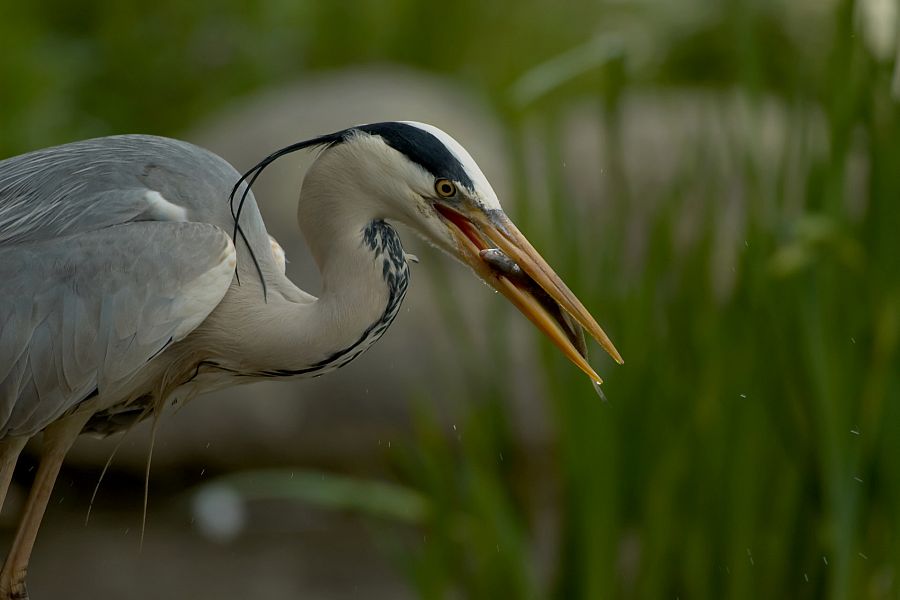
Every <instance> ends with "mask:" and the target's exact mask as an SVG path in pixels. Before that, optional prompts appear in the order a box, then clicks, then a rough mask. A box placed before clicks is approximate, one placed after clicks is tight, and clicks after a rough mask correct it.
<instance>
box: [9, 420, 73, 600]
mask: <svg viewBox="0 0 900 600" xmlns="http://www.w3.org/2000/svg"><path fill="white" fill-rule="evenodd" d="M89 417H90V413H88V412H84V413H75V414H73V415H69V416H68V417H65V418H63V419H60V420H58V421H56V422H55V423H52V424H51V425H48V426H47V428H46V429H44V440H43V451H42V455H41V464H40V466H39V467H38V472H37V475H36V476H35V478H34V484H33V485H32V486H31V492H30V493H29V494H28V501H27V503H26V504H25V511H24V512H23V514H22V519H21V521H19V527H18V529H17V530H16V537H15V539H13V543H12V548H10V550H9V554H8V555H7V556H6V562H5V563H4V564H3V570H2V571H0V598H3V599H12V598H15V599H18V600H22V599H26V598H28V592H27V591H26V589H25V572H26V571H27V570H28V559H29V558H30V557H31V549H32V548H33V547H34V540H35V538H36V537H37V532H38V528H40V526H41V520H42V519H43V517H44V511H45V510H46V508H47V502H48V501H49V500H50V494H51V492H52V491H53V484H54V483H55V482H56V476H57V475H58V474H59V468H60V466H61V465H62V462H63V459H64V458H65V457H66V453H67V452H68V451H69V448H71V446H72V443H73V442H74V441H75V438H77V437H78V434H79V433H81V430H82V428H84V425H85V423H87V421H88V418H89Z"/></svg>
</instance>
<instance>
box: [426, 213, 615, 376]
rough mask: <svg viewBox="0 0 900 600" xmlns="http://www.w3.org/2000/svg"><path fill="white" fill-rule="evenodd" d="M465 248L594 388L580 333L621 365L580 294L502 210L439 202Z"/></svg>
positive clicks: (466, 257) (469, 258)
mask: <svg viewBox="0 0 900 600" xmlns="http://www.w3.org/2000/svg"><path fill="white" fill-rule="evenodd" d="M434 208H435V209H436V210H437V211H438V213H439V214H440V215H441V216H442V217H443V218H444V220H445V221H447V224H448V225H449V228H450V230H451V231H452V232H453V235H454V236H455V237H456V238H457V240H458V242H459V247H460V248H461V249H462V256H460V258H461V259H462V260H463V261H465V263H466V264H468V265H469V266H470V267H471V268H472V269H473V270H474V271H475V272H476V273H477V274H478V275H479V276H480V277H481V278H482V279H484V280H485V281H486V282H487V283H488V284H490V285H491V286H492V287H494V288H495V289H496V290H497V291H499V292H500V293H501V294H503V295H504V296H506V297H507V298H508V299H509V301H510V302H512V303H513V304H514V305H515V306H516V308H518V309H519V310H520V311H521V312H522V314H524V315H525V316H526V317H528V319H529V320H530V321H531V322H532V323H534V324H535V326H537V328H538V329H540V330H541V331H542V332H544V334H546V335H547V337H549V338H550V340H551V341H552V342H553V343H554V344H555V345H556V346H557V347H558V348H559V349H560V350H562V352H563V354H565V355H566V357H567V358H568V359H569V360H570V361H572V362H573V363H575V365H576V366H577V367H578V368H579V369H581V370H582V371H583V372H584V373H585V374H586V375H587V376H588V377H590V378H591V381H593V382H594V383H595V384H599V383H601V382H602V379H600V376H599V375H597V373H596V372H595V371H594V369H593V368H591V365H590V364H588V362H587V351H586V346H585V344H584V339H583V336H582V333H581V328H584V329H585V330H587V332H588V333H589V334H590V335H591V337H593V338H594V339H595V340H597V342H598V343H599V344H600V345H601V346H602V347H603V349H604V350H606V352H607V353H609V355H610V356H612V357H613V359H615V361H616V362H617V363H619V364H622V363H623V362H624V361H623V360H622V356H621V355H620V354H619V352H618V350H616V348H615V346H613V343H612V342H611V341H610V339H609V337H608V336H607V335H606V333H605V332H604V331H603V329H602V328H601V327H600V325H598V324H597V321H596V320H594V317H592V316H591V314H590V313H589V312H588V311H587V309H586V308H585V307H584V305H583V304H582V303H581V302H580V301H579V300H578V298H576V297H575V294H573V293H572V291H571V290H570V289H569V288H568V287H567V286H566V284H565V283H563V282H562V280H561V279H560V278H559V276H558V275H557V274H556V273H555V272H554V271H553V269H552V268H550V265H548V264H547V261H545V260H544V259H543V258H542V257H541V255H540V254H538V251H537V250H535V249H534V247H533V246H532V245H531V243H530V242H529V241H528V240H527V239H526V238H525V236H524V235H522V233H521V232H520V231H519V230H518V229H517V228H516V226H515V225H513V223H512V221H510V220H509V217H507V216H506V215H505V214H504V213H503V212H502V211H499V210H498V211H492V212H487V213H486V212H483V211H480V210H472V211H467V213H469V214H466V215H464V214H463V213H462V212H460V211H459V210H455V209H453V208H449V207H447V206H444V205H443V204H439V203H435V204H434Z"/></svg>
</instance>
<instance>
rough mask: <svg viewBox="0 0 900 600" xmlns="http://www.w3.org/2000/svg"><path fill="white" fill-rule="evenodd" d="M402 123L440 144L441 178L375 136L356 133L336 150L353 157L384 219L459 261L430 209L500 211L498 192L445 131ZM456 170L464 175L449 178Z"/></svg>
mask: <svg viewBox="0 0 900 600" xmlns="http://www.w3.org/2000/svg"><path fill="white" fill-rule="evenodd" d="M403 124H404V125H408V126H410V127H414V128H417V129H419V130H421V131H423V132H426V133H427V134H430V136H433V138H436V142H437V143H439V144H441V145H442V146H443V149H444V150H445V153H444V154H443V155H441V156H440V157H439V158H440V160H441V161H442V163H443V164H445V165H447V166H448V168H447V170H446V172H445V173H444V174H443V175H442V174H441V173H438V174H435V173H433V172H432V171H430V170H428V169H427V168H425V167H424V166H422V165H421V164H419V163H417V162H416V161H415V160H414V159H415V158H416V157H415V155H414V152H415V151H416V149H413V150H411V151H410V154H413V157H412V158H411V157H409V156H407V155H406V154H404V153H403V152H400V151H398V150H396V149H395V148H393V147H392V146H391V145H390V144H389V142H387V141H385V139H384V138H383V137H381V136H380V135H370V134H367V133H364V132H358V133H356V134H355V135H354V136H353V137H351V138H350V139H348V140H347V142H345V143H344V144H342V145H341V146H340V147H339V148H337V149H340V150H343V151H347V152H350V153H352V154H353V155H354V156H353V158H354V159H355V160H354V162H355V163H356V164H357V165H359V167H358V168H359V170H360V171H361V172H360V173H358V174H359V175H361V177H360V180H361V181H366V182H367V185H368V186H369V190H370V191H371V192H375V193H376V194H377V195H378V196H379V198H378V200H379V203H380V204H382V205H383V206H385V207H386V208H388V214H387V215H386V216H387V218H390V219H394V220H397V221H399V222H401V223H403V224H404V225H407V226H409V227H410V228H412V229H413V230H415V231H416V232H417V233H419V234H420V235H422V237H424V238H425V239H426V240H427V241H428V242H430V243H432V244H434V245H435V246H437V247H439V248H441V249H443V250H445V251H447V252H449V253H450V254H452V255H454V256H457V257H458V256H459V252H460V251H461V250H462V249H461V248H459V242H458V240H457V238H456V236H454V235H453V233H452V232H451V231H450V230H449V228H448V226H447V223H446V221H445V220H444V219H443V218H442V217H441V216H440V215H439V213H438V212H437V210H436V208H435V205H438V204H440V205H444V206H447V207H449V208H452V209H454V210H457V211H460V212H465V213H469V212H471V211H476V212H480V213H482V214H490V213H494V212H497V211H500V212H502V208H501V206H500V202H499V200H498V199H497V194H496V193H495V192H494V189H493V188H492V187H491V184H490V182H489V181H488V180H487V178H486V177H485V176H484V173H482V171H481V169H480V168H479V167H478V164H477V163H476V162H475V160H474V159H473V158H472V156H471V155H470V154H469V153H468V152H467V151H466V149H465V148H463V147H462V145H460V143H459V142H457V141H456V140H455V139H453V138H452V137H450V136H449V135H448V134H447V133H445V132H444V131H441V130H440V129H438V128H437V127H434V126H432V125H427V124H424V123H416V122H404V123H403ZM432 141H434V140H432ZM424 152H426V150H425V149H423V153H424ZM441 166H442V164H441V163H439V164H438V165H437V166H435V167H434V169H435V170H441ZM460 170H461V171H462V173H463V175H464V176H458V177H454V175H453V173H454V172H457V173H458V172H459V171H460ZM461 179H462V181H461Z"/></svg>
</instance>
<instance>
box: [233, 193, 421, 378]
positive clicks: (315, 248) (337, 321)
mask: <svg viewBox="0 0 900 600" xmlns="http://www.w3.org/2000/svg"><path fill="white" fill-rule="evenodd" d="M311 198H313V201H310V198H308V197H304V198H301V205H300V206H301V208H300V211H299V213H300V228H301V230H302V232H303V234H304V237H305V238H306V241H307V244H308V245H309V249H310V251H311V253H312V255H313V257H314V258H315V260H316V263H317V265H318V267H319V270H320V272H321V275H322V291H321V294H320V295H319V297H318V298H315V299H311V298H310V297H308V296H302V295H301V293H300V292H299V291H298V290H297V289H296V287H294V286H293V284H290V283H289V282H288V281H287V280H284V286H285V288H286V289H284V290H280V289H279V288H280V287H281V286H274V289H273V293H272V294H270V298H269V301H268V303H267V304H266V305H265V306H264V307H257V309H258V310H262V311H263V312H265V313H266V317H265V319H264V320H265V325H262V328H265V329H266V331H262V330H261V329H260V323H256V324H247V327H245V328H244V329H243V332H242V335H241V337H242V338H243V341H242V352H241V354H243V355H244V356H248V355H249V356H252V359H251V361H252V363H251V364H244V365H242V367H241V368H240V369H235V370H239V371H240V372H242V373H243V374H247V375H251V376H260V377H283V376H307V377H309V376H316V375H321V374H324V373H326V372H328V371H332V370H334V369H337V368H340V367H342V366H344V365H346V364H347V363H349V362H350V361H352V360H353V359H354V358H356V357H357V356H359V355H360V354H361V353H362V352H364V351H365V350H366V349H368V348H369V347H370V346H371V345H372V344H373V343H374V342H375V341H377V340H378V339H379V338H380V337H381V335H382V334H383V333H384V332H385V331H386V330H387V328H388V326H389V325H390V324H391V322H392V321H393V319H394V317H395V316H396V314H397V312H398V311H399V308H400V304H401V302H402V301H403V298H404V297H405V295H406V290H407V287H408V284H409V268H408V266H407V264H406V258H405V255H404V253H403V248H402V246H401V243H400V238H399V236H398V235H397V233H396V231H394V229H393V228H392V227H391V226H390V225H389V224H387V223H386V222H385V221H384V220H382V219H380V218H379V217H378V215H377V214H373V213H372V212H369V211H366V210H365V209H364V207H361V206H359V205H357V206H355V207H353V206H352V205H348V203H347V202H344V201H342V199H340V198H334V197H332V196H330V195H329V196H324V195H312V196H311ZM291 289H292V290H293V292H294V293H291ZM279 292H281V293H279ZM257 297H258V296H257ZM248 346H250V347H248Z"/></svg>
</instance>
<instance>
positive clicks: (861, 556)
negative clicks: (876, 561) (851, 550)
mask: <svg viewBox="0 0 900 600" xmlns="http://www.w3.org/2000/svg"><path fill="white" fill-rule="evenodd" d="M859 556H860V558H862V559H863V560H869V557H868V556H866V555H865V554H863V553H862V552H860V553H859Z"/></svg>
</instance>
